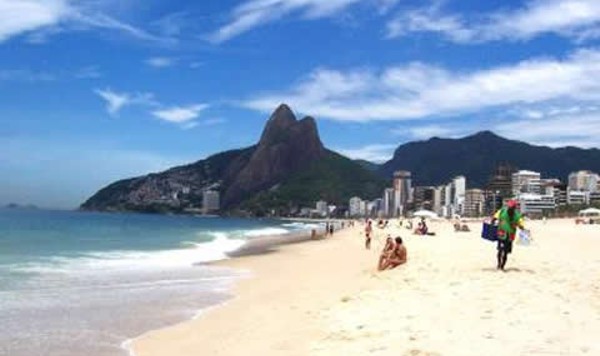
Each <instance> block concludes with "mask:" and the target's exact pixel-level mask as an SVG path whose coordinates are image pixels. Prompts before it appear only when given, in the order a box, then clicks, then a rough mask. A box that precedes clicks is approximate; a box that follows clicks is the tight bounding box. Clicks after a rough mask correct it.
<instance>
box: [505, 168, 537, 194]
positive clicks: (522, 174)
mask: <svg viewBox="0 0 600 356" xmlns="http://www.w3.org/2000/svg"><path fill="white" fill-rule="evenodd" d="M540 176H541V175H540V173H538V172H533V171H518V172H516V173H513V175H512V192H513V195H514V196H518V195H519V194H522V193H529V194H540V193H541V182H540V178H541V177H540Z"/></svg>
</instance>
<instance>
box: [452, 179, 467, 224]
mask: <svg viewBox="0 0 600 356" xmlns="http://www.w3.org/2000/svg"><path fill="white" fill-rule="evenodd" d="M452 186H453V188H454V192H453V193H454V195H453V197H452V204H453V206H454V214H458V215H462V214H464V203H465V192H466V190H467V179H466V178H465V177H464V176H458V177H455V178H454V179H453V180H452Z"/></svg>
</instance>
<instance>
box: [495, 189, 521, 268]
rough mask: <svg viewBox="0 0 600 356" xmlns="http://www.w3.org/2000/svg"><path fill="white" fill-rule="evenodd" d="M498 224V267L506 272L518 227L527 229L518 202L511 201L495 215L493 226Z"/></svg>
mask: <svg viewBox="0 0 600 356" xmlns="http://www.w3.org/2000/svg"><path fill="white" fill-rule="evenodd" d="M496 221H497V222H498V254H497V259H498V266H497V268H498V269H500V270H504V266H505V265H506V260H507V258H508V254H510V253H511V252H512V245H513V241H514V240H515V235H516V232H517V227H518V228H520V229H525V227H524V225H523V216H522V215H521V212H520V211H519V210H518V209H517V201H516V200H509V201H508V202H507V203H506V206H504V207H502V208H501V209H500V210H498V211H497V212H496V214H494V217H493V219H492V224H493V223H495V222H496Z"/></svg>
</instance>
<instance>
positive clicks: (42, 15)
mask: <svg viewBox="0 0 600 356" xmlns="http://www.w3.org/2000/svg"><path fill="white" fill-rule="evenodd" d="M104 5H105V2H103V1H73V0H0V43H2V42H4V41H6V40H8V39H10V38H13V37H16V36H20V35H24V34H29V35H30V36H29V38H30V42H34V43H39V42H44V41H45V40H46V37H47V36H50V35H52V34H56V33H60V32H65V31H81V30H85V29H89V28H97V29H106V30H111V31H117V32H120V33H123V34H126V35H128V36H130V37H133V38H136V39H140V40H145V41H155V42H163V43H168V42H170V41H172V38H167V37H161V36H156V35H153V34H151V33H149V32H147V31H145V30H143V29H141V28H138V27H135V26H133V25H131V24H128V23H125V22H122V21H120V20H118V19H117V18H114V17H111V16H109V15H108V14H106V13H105V12H104V10H105V6H104Z"/></svg>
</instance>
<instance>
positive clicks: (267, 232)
mask: <svg viewBox="0 0 600 356" xmlns="http://www.w3.org/2000/svg"><path fill="white" fill-rule="evenodd" d="M289 232H290V231H289V230H287V229H284V228H280V227H266V228H264V229H256V230H249V231H246V232H244V236H245V237H249V238H252V237H261V236H273V235H284V234H287V233H289Z"/></svg>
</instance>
